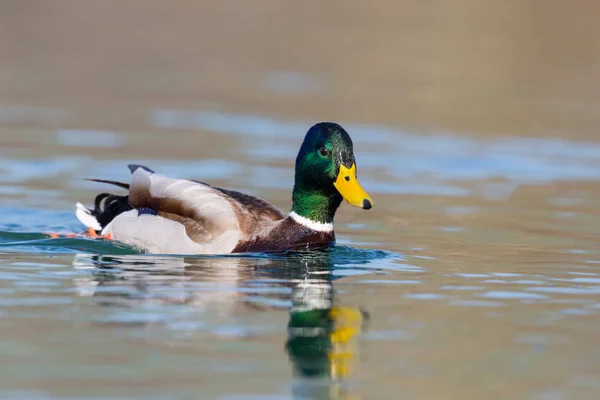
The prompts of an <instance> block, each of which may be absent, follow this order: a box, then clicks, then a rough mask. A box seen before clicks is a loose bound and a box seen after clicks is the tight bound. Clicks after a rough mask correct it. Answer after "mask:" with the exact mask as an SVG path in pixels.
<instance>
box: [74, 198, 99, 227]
mask: <svg viewBox="0 0 600 400" xmlns="http://www.w3.org/2000/svg"><path fill="white" fill-rule="evenodd" d="M76 207H77V209H76V210H75V216H76V217H77V219H78V220H79V222H81V223H82V224H84V225H85V226H87V227H88V228H92V229H93V230H95V231H101V230H102V227H101V226H100V223H99V222H98V220H97V219H96V217H94V216H93V215H92V213H91V212H90V210H88V209H87V208H86V207H85V206H84V205H83V204H81V203H77V204H76Z"/></svg>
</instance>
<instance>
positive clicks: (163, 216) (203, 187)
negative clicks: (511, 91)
mask: <svg viewBox="0 0 600 400" xmlns="http://www.w3.org/2000/svg"><path fill="white" fill-rule="evenodd" d="M129 169H130V171H131V181H130V183H129V184H126V183H121V182H115V181H109V180H103V179H88V180H91V181H95V182H103V183H109V184H113V185H116V186H119V187H121V188H124V189H126V190H128V192H129V193H128V194H126V195H113V194H108V193H102V194H99V195H98V196H97V197H96V198H95V204H94V208H87V207H85V206H83V205H82V204H81V203H77V206H76V216H77V218H78V219H79V221H81V222H82V223H83V224H84V225H85V226H87V227H88V228H89V231H90V232H91V233H92V234H95V235H102V236H105V237H110V238H111V239H114V240H118V241H120V242H123V243H126V244H129V245H132V246H134V247H137V248H140V249H141V250H143V251H146V252H148V253H161V254H227V253H242V252H272V251H284V250H300V249H315V248H322V247H327V246H330V245H332V244H334V243H335V233H334V230H333V217H334V216H335V213H336V211H337V209H338V207H339V206H340V204H341V202H342V199H345V200H346V201H347V202H348V203H349V204H351V205H353V206H356V207H360V208H363V209H365V210H368V209H370V208H371V207H372V206H373V201H372V200H371V197H369V195H368V194H367V193H366V192H365V191H364V190H363V189H362V187H361V186H360V184H359V183H358V180H357V173H356V162H355V160H354V152H353V144H352V140H351V139H350V135H348V133H347V132H346V131H345V130H344V128H342V127H341V126H340V125H338V124H335V123H331V122H322V123H318V124H316V125H314V126H312V127H311V128H310V129H309V130H308V132H307V133H306V136H305V137H304V141H303V142H302V145H301V147H300V151H299V152H298V156H297V157H296V166H295V181H294V189H293V192H292V209H291V212H290V213H289V214H288V215H286V214H285V213H283V212H282V211H281V210H280V209H279V208H277V207H275V206H274V205H272V204H269V203H268V202H266V201H265V200H263V199H260V198H257V197H254V196H250V195H248V194H244V193H240V192H238V191H234V190H229V189H222V188H219V187H214V186H211V185H209V184H207V183H204V182H200V181H194V180H187V179H174V178H170V177H167V176H163V175H159V174H157V173H155V172H154V171H152V170H151V169H150V168H148V167H145V166H141V165H133V164H131V165H129Z"/></svg>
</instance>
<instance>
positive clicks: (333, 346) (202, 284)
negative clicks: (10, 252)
mask: <svg viewBox="0 0 600 400" xmlns="http://www.w3.org/2000/svg"><path fill="white" fill-rule="evenodd" d="M344 262H348V261H343V260H341V261H340V260H339V259H338V260H336V259H335V258H334V257H333V256H332V254H331V253H329V252H317V253H315V252H311V253H289V254H286V255H285V256H283V255H282V256H274V257H198V258H195V257H155V256H153V257H147V256H118V257H116V256H97V255H87V256H84V255H80V256H78V257H76V259H75V262H74V266H75V267H76V268H78V269H89V275H87V276H85V277H80V278H77V279H76V282H75V283H76V287H77V290H78V293H79V294H80V295H81V296H94V297H95V298H96V299H97V301H98V304H100V305H102V306H106V307H116V306H118V307H130V308H131V307H132V308H135V307H136V305H140V304H142V305H143V306H144V307H146V306H148V304H149V303H155V304H163V305H164V304H184V305H192V306H193V310H194V313H195V314H197V313H198V312H199V311H201V310H205V311H206V313H207V315H210V316H212V317H214V315H216V314H218V315H220V316H222V317H226V318H227V317H235V316H236V315H248V314H249V311H252V312H257V311H258V312H264V311H269V310H282V309H287V310H288V313H289V317H288V322H287V339H286V342H285V345H284V348H285V351H286V352H287V355H288V357H289V360H290V362H291V365H292V367H293V371H294V374H295V376H296V377H297V378H299V379H297V381H296V384H295V385H294V387H293V392H294V397H296V396H298V397H303V398H304V397H307V396H308V397H309V398H315V397H316V398H335V399H339V398H346V395H344V394H343V390H342V387H343V382H344V381H346V380H347V379H348V378H349V377H351V375H352V373H353V371H354V369H355V368H356V365H357V358H358V350H359V347H358V344H357V342H358V338H359V337H360V335H361V332H362V331H363V329H364V328H365V324H366V322H367V321H368V315H367V313H366V312H364V311H362V310H360V309H359V308H358V307H343V306H341V305H340V304H339V301H337V299H336V296H335V291H334V282H335V278H334V274H332V272H333V271H334V267H335V266H336V265H340V263H341V264H343V263H344ZM365 262H367V261H365ZM353 263H356V260H353ZM146 308H147V307H146ZM140 323H146V322H143V321H142V322H140ZM316 378H326V380H327V382H329V383H328V384H326V385H325V386H323V385H322V384H318V385H315V382H316V380H315V379H316ZM317 380H318V379H317ZM321 381H322V380H321ZM315 391H316V392H315ZM323 391H324V393H321V392H323Z"/></svg>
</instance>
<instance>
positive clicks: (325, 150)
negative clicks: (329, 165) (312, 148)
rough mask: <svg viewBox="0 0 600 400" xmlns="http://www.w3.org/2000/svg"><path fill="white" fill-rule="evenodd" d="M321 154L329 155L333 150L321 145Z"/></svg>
mask: <svg viewBox="0 0 600 400" xmlns="http://www.w3.org/2000/svg"><path fill="white" fill-rule="evenodd" d="M319 154H321V155H322V156H323V157H329V155H330V154H331V152H330V151H329V150H327V149H326V148H325V147H321V148H320V149H319Z"/></svg>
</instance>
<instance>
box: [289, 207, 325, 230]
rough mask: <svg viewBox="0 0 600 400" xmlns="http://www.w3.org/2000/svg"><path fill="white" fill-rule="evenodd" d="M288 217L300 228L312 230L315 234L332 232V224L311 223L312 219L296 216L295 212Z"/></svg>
mask: <svg viewBox="0 0 600 400" xmlns="http://www.w3.org/2000/svg"><path fill="white" fill-rule="evenodd" d="M290 217H291V218H292V219H293V220H294V221H296V222H297V223H299V224H300V225H302V226H305V227H307V228H310V229H312V230H313V231H317V232H332V231H333V223H332V222H318V221H313V220H312V219H309V218H306V217H303V216H302V215H298V214H296V213H295V212H293V211H292V212H291V213H290Z"/></svg>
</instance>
